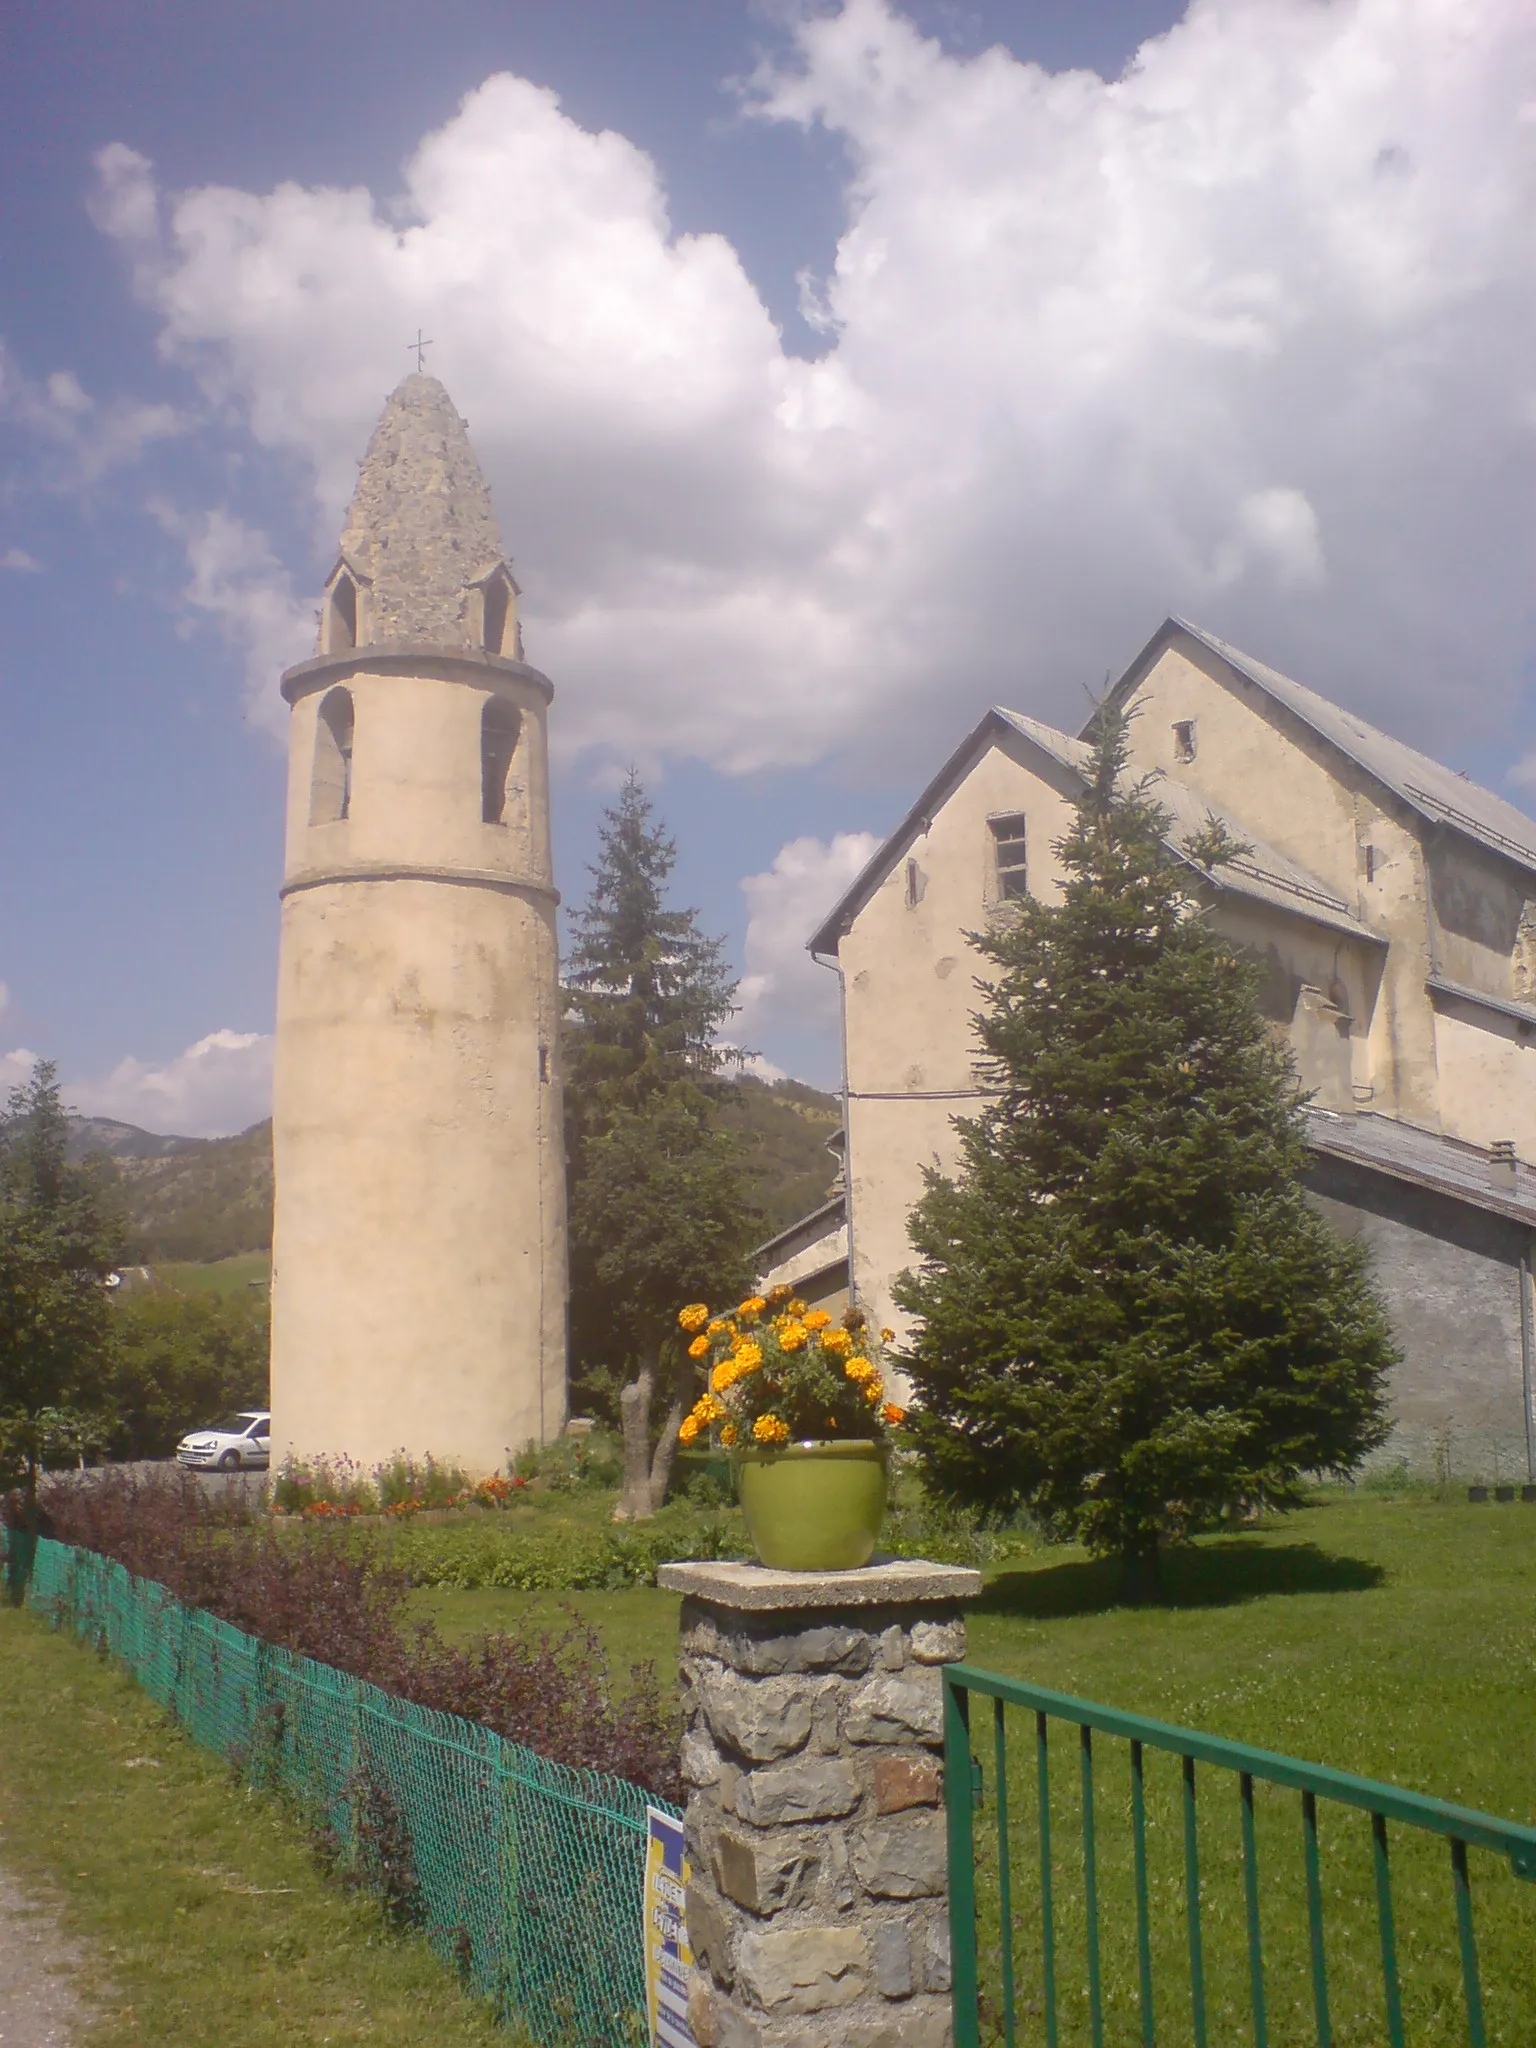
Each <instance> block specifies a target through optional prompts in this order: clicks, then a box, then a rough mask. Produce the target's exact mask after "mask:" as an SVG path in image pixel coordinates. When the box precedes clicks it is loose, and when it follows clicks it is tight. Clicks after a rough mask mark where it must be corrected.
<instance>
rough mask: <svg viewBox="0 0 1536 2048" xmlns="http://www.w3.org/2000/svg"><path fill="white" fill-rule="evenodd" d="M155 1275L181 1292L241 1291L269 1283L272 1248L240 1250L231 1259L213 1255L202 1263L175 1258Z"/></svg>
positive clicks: (251, 1289)
mask: <svg viewBox="0 0 1536 2048" xmlns="http://www.w3.org/2000/svg"><path fill="white" fill-rule="evenodd" d="M154 1274H155V1278H156V1279H157V1280H159V1281H162V1282H163V1283H164V1284H165V1285H166V1286H167V1287H174V1288H175V1289H176V1291H177V1293H178V1294H239V1295H244V1294H245V1293H246V1291H247V1290H248V1289H249V1290H250V1291H251V1292H252V1293H254V1292H255V1283H257V1282H259V1283H260V1284H261V1285H263V1286H265V1285H266V1283H267V1281H268V1280H269V1279H270V1278H271V1275H272V1254H271V1253H270V1252H238V1253H236V1255H235V1256H234V1257H233V1258H231V1259H210V1260H208V1261H207V1262H206V1263H205V1264H199V1263H197V1262H194V1261H193V1260H191V1259H173V1260H169V1261H167V1262H166V1263H165V1264H163V1265H158V1266H156V1267H155V1269H154Z"/></svg>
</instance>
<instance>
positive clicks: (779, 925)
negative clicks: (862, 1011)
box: [736, 832, 880, 1078]
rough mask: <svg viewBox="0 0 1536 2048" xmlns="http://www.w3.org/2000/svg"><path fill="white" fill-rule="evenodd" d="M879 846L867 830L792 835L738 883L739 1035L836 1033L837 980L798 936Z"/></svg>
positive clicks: (827, 1036)
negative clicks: (742, 926)
mask: <svg viewBox="0 0 1536 2048" xmlns="http://www.w3.org/2000/svg"><path fill="white" fill-rule="evenodd" d="M879 844H880V842H879V840H878V839H877V838H876V837H875V835H874V834H873V833H872V832H839V833H837V834H835V835H834V837H833V838H832V839H830V840H822V839H813V838H804V839H791V840H790V841H789V843H788V845H786V846H781V847H780V848H779V850H778V852H777V854H775V856H774V861H773V866H772V867H771V868H768V869H767V870H766V871H765V872H764V873H762V874H760V875H748V876H747V877H746V878H745V880H744V881H743V882H742V885H741V889H742V894H743V895H744V896H745V897H746V899H747V936H746V970H745V972H744V973H743V975H742V978H741V985H740V987H739V989H738V990H737V998H736V999H737V1001H738V1003H739V1004H740V1005H741V1023H740V1026H739V1030H740V1034H741V1036H742V1037H743V1038H744V1039H747V1040H750V1039H751V1038H752V1036H753V1034H754V1033H756V1032H764V1033H767V1032H774V1031H784V1030H791V1031H794V1032H796V1033H804V1034H806V1035H808V1036H812V1037H820V1038H823V1039H826V1040H831V1039H833V1038H835V1036H836V1031H837V1025H838V1015H837V978H836V976H835V975H833V974H832V973H830V972H829V971H828V970H827V969H826V968H825V967H818V966H817V965H816V963H815V961H814V960H812V958H811V956H810V954H809V953H807V951H806V950H805V942H806V940H807V939H808V938H809V937H810V936H811V933H812V932H813V931H814V930H815V929H816V927H817V925H818V924H820V922H821V921H822V919H823V918H824V917H825V916H826V914H827V912H828V911H829V910H830V909H831V908H832V906H833V905H834V904H835V903H836V902H837V900H838V898H839V897H840V896H841V895H842V893H843V891H844V890H845V889H846V888H847V887H848V886H849V884H850V883H851V882H852V881H853V879H854V877H855V876H856V875H857V874H858V873H859V870H860V869H861V868H862V867H863V866H864V864H865V862H866V861H867V860H868V859H869V857H870V855H871V854H872V853H873V852H874V851H875V848H876V847H877V846H878V845H879ZM769 1078H771V1077H769Z"/></svg>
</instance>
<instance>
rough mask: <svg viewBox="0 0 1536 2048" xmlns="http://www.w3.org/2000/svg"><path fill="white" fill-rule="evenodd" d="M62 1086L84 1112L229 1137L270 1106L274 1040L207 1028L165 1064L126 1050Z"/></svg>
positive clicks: (190, 1134) (178, 1133) (179, 1133)
mask: <svg viewBox="0 0 1536 2048" xmlns="http://www.w3.org/2000/svg"><path fill="white" fill-rule="evenodd" d="M9 1057H11V1058H12V1059H16V1058H30V1057H31V1056H30V1055H28V1054H12V1055H10V1056H9ZM0 1066H3V1062H0ZM64 1092H65V1095H66V1097H67V1099H68V1101H69V1104H70V1107H71V1108H73V1109H77V1110H79V1111H80V1113H81V1114H82V1115H83V1116H109V1117H115V1118H117V1120H118V1121H119V1122H120V1123H125V1124H138V1125H140V1126H141V1127H142V1128H143V1129H145V1130H149V1131H158V1132H163V1133H165V1134H167V1135H169V1136H173V1137H184V1138H221V1137H227V1136H229V1135H230V1134H231V1133H232V1132H235V1131H244V1130H248V1129H249V1128H250V1126H251V1125H252V1124H254V1123H259V1122H260V1121H261V1119H262V1118H263V1117H264V1116H270V1114H271V1112H272V1040H271V1038H270V1036H268V1035H266V1034H263V1033H260V1032H255V1031H228V1030H224V1031H210V1032H209V1033H208V1035H207V1037H206V1038H200V1039H198V1041H197V1043H196V1044H195V1045H189V1046H188V1047H187V1049H186V1051H185V1052H181V1053H178V1054H177V1055H176V1057H175V1058H174V1059H171V1060H167V1061H166V1062H165V1063H164V1064H163V1065H157V1064H155V1063H154V1062H153V1061H149V1060H139V1059H134V1058H132V1057H129V1058H126V1059H123V1060H120V1061H119V1062H118V1064H117V1065H116V1066H115V1067H114V1068H113V1069H112V1071H111V1073H109V1074H106V1075H103V1076H101V1077H100V1078H98V1079H95V1080H83V1081H75V1082H71V1083H70V1084H68V1086H67V1087H66V1088H65V1091H64Z"/></svg>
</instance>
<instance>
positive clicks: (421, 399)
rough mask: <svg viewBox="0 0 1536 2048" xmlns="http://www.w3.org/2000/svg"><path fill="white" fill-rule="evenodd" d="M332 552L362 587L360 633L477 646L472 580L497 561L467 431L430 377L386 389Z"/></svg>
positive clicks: (497, 545) (380, 639)
mask: <svg viewBox="0 0 1536 2048" xmlns="http://www.w3.org/2000/svg"><path fill="white" fill-rule="evenodd" d="M341 552H342V555H343V558H344V559H345V560H346V562H347V563H348V565H349V566H350V567H351V568H352V569H353V570H354V571H356V572H357V573H358V574H359V575H361V576H362V577H364V578H365V579H366V580H367V583H368V586H369V607H368V616H369V631H368V638H369V640H371V641H373V642H374V643H375V644H384V645H388V644H391V643H395V642H405V643H407V644H411V645H415V646H419V647H421V646H425V647H444V648H457V647H472V646H478V645H481V644H483V643H482V642H481V641H480V639H479V637H478V635H477V633H476V632H474V631H472V624H473V614H472V608H471V602H470V600H471V595H472V592H473V590H474V586H475V585H477V584H478V583H479V582H480V580H481V579H482V578H483V577H485V576H487V575H488V574H490V572H491V571H492V570H493V569H495V567H496V566H497V564H498V563H500V562H501V561H502V560H503V559H504V558H503V555H502V549H501V534H500V532H499V531H498V529H497V525H496V514H495V511H494V510H493V508H492V505H491V493H490V490H489V488H488V486H487V484H486V481H485V478H484V477H483V476H482V475H481V473H480V465H479V463H478V462H477V461H476V460H475V451H474V449H473V448H471V446H470V445H469V431H468V429H467V428H466V426H465V424H464V422H463V420H461V419H460V418H459V415H458V413H457V411H456V410H455V408H454V403H453V400H452V399H451V398H450V397H449V396H448V393H447V392H446V390H445V389H444V388H443V386H442V385H441V384H440V383H439V382H438V381H437V379H436V378H435V377H428V376H426V375H424V374H423V373H422V372H421V371H415V372H413V373H412V374H411V375H410V376H409V377H406V378H405V379H404V380H403V381H402V382H401V383H400V384H398V385H397V386H396V387H395V389H394V391H393V392H392V393H391V394H390V398H389V402H388V403H387V404H386V406H385V407H384V412H383V415H382V417H381V418H380V420H379V424H378V425H377V426H376V427H375V428H374V430H373V439H372V440H371V441H370V442H369V443H368V453H367V454H366V455H365V456H364V457H363V466H362V469H361V472H360V473H359V475H358V479H357V490H356V492H355V493H354V495H353V499H352V504H351V508H350V509H349V511H348V513H347V523H346V525H345V527H344V528H343V529H342V535H341Z"/></svg>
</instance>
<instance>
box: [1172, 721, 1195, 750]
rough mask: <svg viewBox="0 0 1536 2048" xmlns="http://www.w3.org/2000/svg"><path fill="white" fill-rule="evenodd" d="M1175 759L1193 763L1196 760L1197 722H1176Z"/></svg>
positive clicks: (1174, 735)
mask: <svg viewBox="0 0 1536 2048" xmlns="http://www.w3.org/2000/svg"><path fill="white" fill-rule="evenodd" d="M1173 758H1174V759H1175V761H1193V759H1194V758H1195V721H1194V720H1193V719H1192V718H1180V719H1176V720H1175V721H1174V727H1173Z"/></svg>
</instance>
